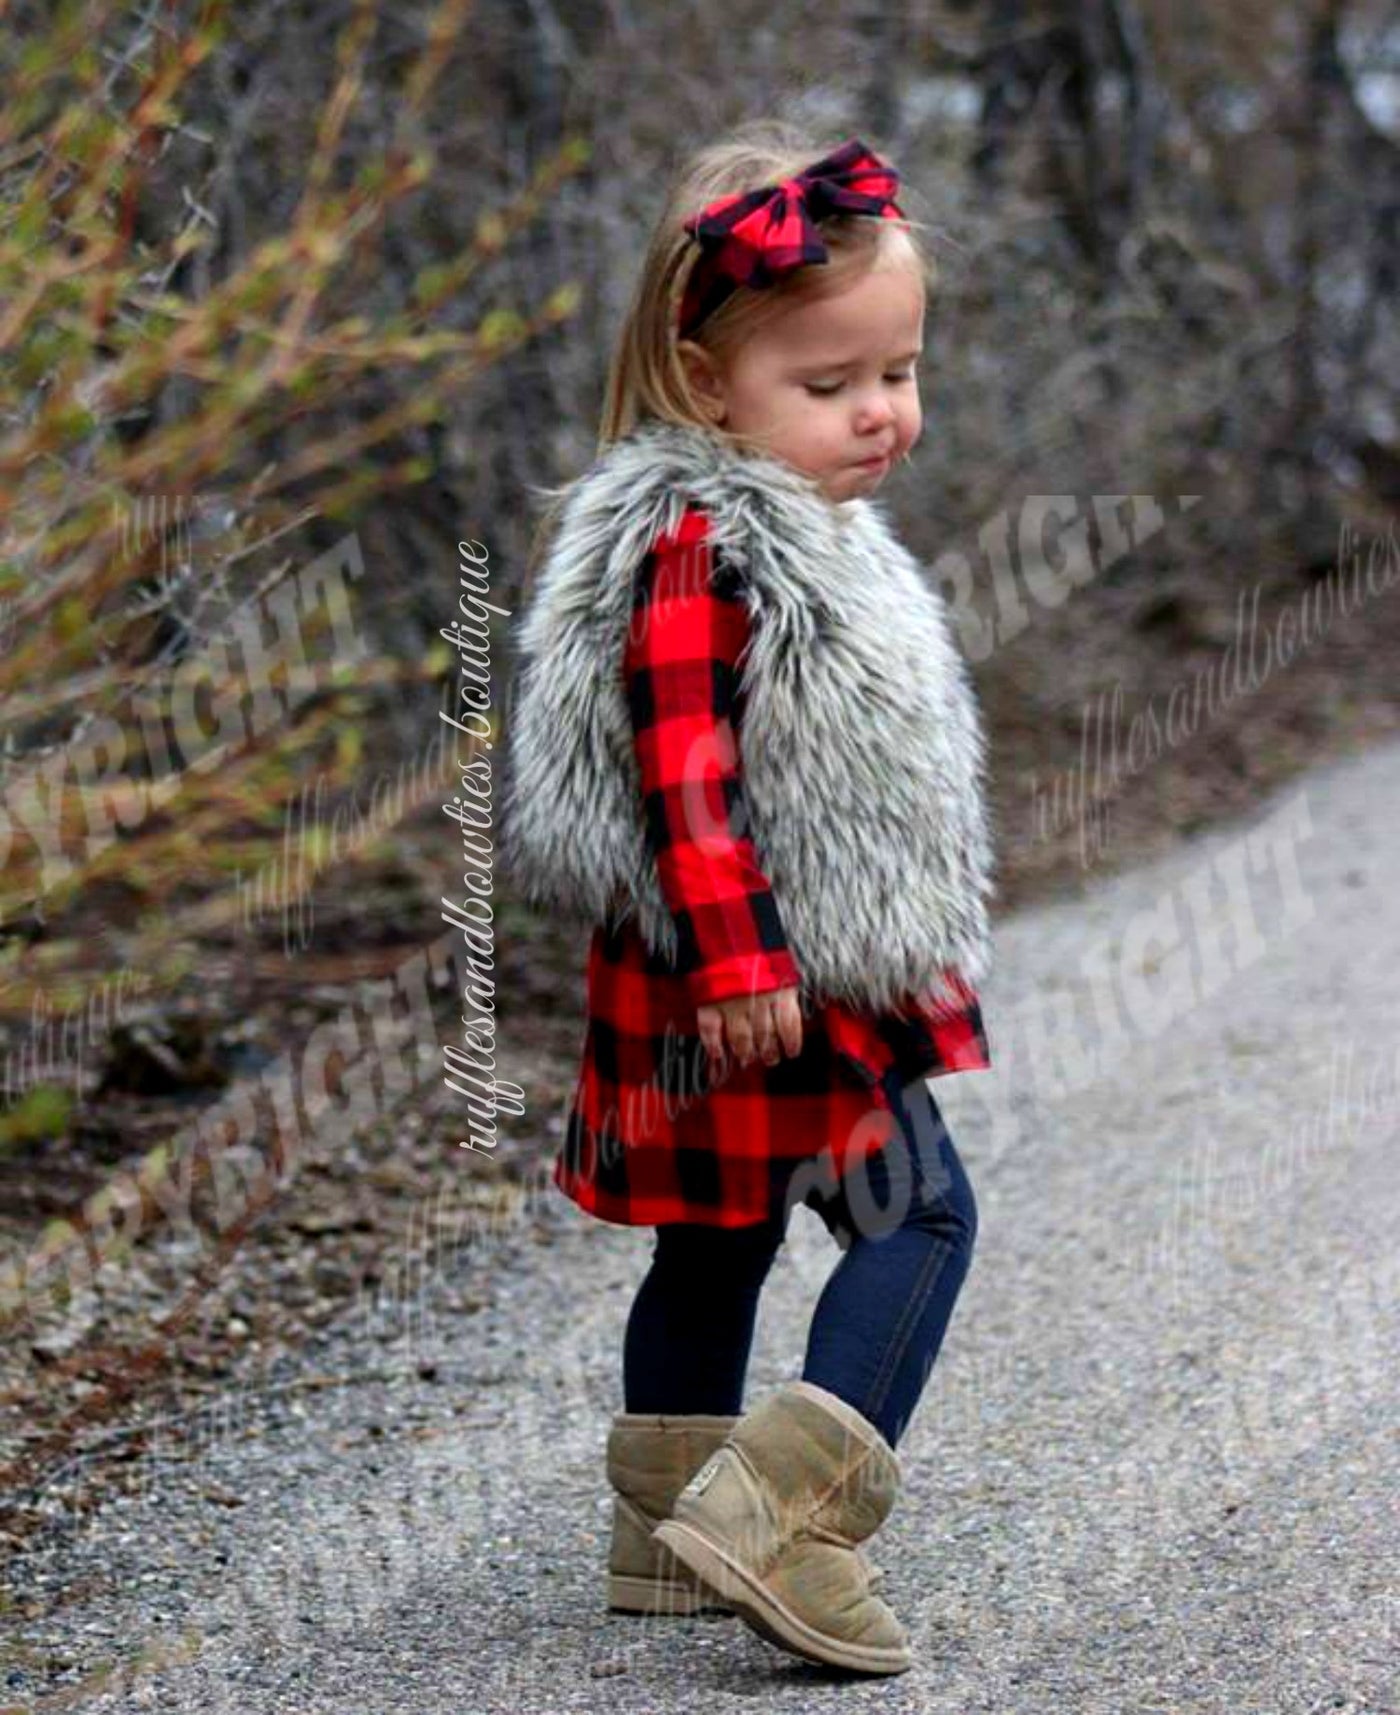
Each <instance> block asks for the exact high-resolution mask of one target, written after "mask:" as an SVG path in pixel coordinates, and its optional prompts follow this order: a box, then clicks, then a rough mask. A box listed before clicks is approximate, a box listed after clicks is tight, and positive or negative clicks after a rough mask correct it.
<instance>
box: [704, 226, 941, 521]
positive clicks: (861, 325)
mask: <svg viewBox="0 0 1400 1715" xmlns="http://www.w3.org/2000/svg"><path fill="white" fill-rule="evenodd" d="M923 339H924V287H923V281H922V279H921V277H920V275H919V272H918V267H917V263H916V262H914V261H913V260H912V259H911V258H909V257H908V256H907V255H901V254H900V253H899V252H896V253H895V256H894V257H893V258H892V259H891V260H889V261H883V260H882V261H880V262H877V263H875V264H873V265H872V266H871V267H870V268H868V269H867V270H866V271H865V272H864V273H863V274H862V275H861V276H860V277H859V278H858V279H857V280H856V281H855V282H854V283H853V284H852V285H850V286H847V287H845V288H843V289H842V290H841V291H840V292H837V293H833V294H831V295H830V296H828V297H823V298H818V299H814V300H811V301H809V302H807V303H803V304H795V305H794V306H793V307H792V309H791V310H790V311H789V312H788V313H786V314H785V315H781V316H779V317H777V318H776V319H775V320H774V321H772V322H770V323H769V324H768V325H767V326H766V327H764V328H763V329H762V330H761V331H760V332H758V333H757V334H755V335H754V336H753V337H752V338H750V339H749V340H748V341H746V342H745V344H744V345H742V346H741V347H740V349H739V350H738V351H737V352H735V353H734V354H733V355H732V356H731V357H730V359H729V361H728V362H727V363H726V364H719V363H717V362H716V360H715V359H714V357H713V356H712V355H711V353H709V352H707V351H705V350H704V348H703V347H700V346H698V345H696V344H695V343H694V342H693V341H690V340H686V341H682V342H681V345H680V347H679V350H680V353H681V356H682V360H683V361H684V362H685V363H686V365H687V368H688V370H689V372H690V376H691V379H692V382H693V384H694V386H695V388H696V390H697V391H698V392H699V393H700V394H701V395H702V397H703V398H704V399H705V400H706V401H707V402H708V404H709V406H710V408H711V414H712V417H713V420H714V421H715V422H716V423H718V424H719V425H721V426H722V427H724V428H726V429H729V430H731V431H733V432H734V433H736V434H745V435H752V436H755V437H757V438H758V439H760V440H761V441H762V442H763V443H764V444H765V445H766V446H767V448H768V449H769V451H770V452H771V453H772V454H773V455H774V456H775V457H777V458H780V459H783V460H785V461H786V462H787V463H788V464H790V465H792V466H794V467H795V468H796V469H797V470H800V471H802V472H804V473H805V474H806V475H808V476H812V477H815V478H816V479H817V480H818V482H819V483H820V486H821V489H822V492H823V493H824V494H825V495H826V497H827V499H829V500H832V501H837V502H839V501H843V500H854V499H857V498H858V497H860V496H862V495H868V494H872V493H874V491H875V490H876V489H877V488H878V487H879V486H880V484H881V483H882V482H883V481H884V479H885V477H886V476H887V475H888V473H889V472H890V470H891V469H892V468H893V466H894V462H895V460H896V459H898V458H901V457H902V456H903V455H904V454H905V453H906V452H908V450H909V448H910V447H911V446H913V444H914V442H915V441H916V440H917V439H918V438H919V433H920V430H921V429H922V427H923V414H922V411H921V409H920V405H919V383H918V377H917V373H916V369H915V365H916V364H917V362H918V358H919V354H920V352H921V351H922V349H923Z"/></svg>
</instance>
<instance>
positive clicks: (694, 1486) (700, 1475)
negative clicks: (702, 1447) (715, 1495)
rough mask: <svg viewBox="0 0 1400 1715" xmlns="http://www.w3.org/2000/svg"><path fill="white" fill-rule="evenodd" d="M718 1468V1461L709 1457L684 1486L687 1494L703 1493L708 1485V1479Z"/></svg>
mask: <svg viewBox="0 0 1400 1715" xmlns="http://www.w3.org/2000/svg"><path fill="white" fill-rule="evenodd" d="M718 1470H719V1461H718V1460H717V1459H710V1460H708V1461H707V1462H706V1463H705V1464H703V1465H702V1466H701V1467H700V1469H699V1470H698V1471H697V1472H696V1473H695V1475H694V1476H693V1477H692V1478H691V1479H690V1481H689V1482H688V1483H687V1484H686V1486H685V1492H686V1494H688V1495H703V1494H704V1492H705V1490H706V1489H708V1488H709V1486H710V1479H711V1478H712V1477H713V1476H714V1474H715V1472H716V1471H718Z"/></svg>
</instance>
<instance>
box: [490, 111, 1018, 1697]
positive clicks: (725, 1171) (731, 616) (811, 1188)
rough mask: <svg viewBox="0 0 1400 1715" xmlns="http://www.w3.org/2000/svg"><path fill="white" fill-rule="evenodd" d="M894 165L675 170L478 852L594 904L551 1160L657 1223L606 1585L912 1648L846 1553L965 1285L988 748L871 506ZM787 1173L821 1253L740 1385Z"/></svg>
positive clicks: (646, 1608) (559, 903) (517, 690)
mask: <svg viewBox="0 0 1400 1715" xmlns="http://www.w3.org/2000/svg"><path fill="white" fill-rule="evenodd" d="M898 183H899V177H898V174H897V173H896V171H895V169H894V168H893V167H892V166H890V165H889V164H888V163H887V162H885V161H883V160H882V159H881V158H880V157H879V156H877V155H876V154H875V153H874V152H873V151H872V150H870V149H869V148H868V147H867V146H866V145H865V144H864V143H863V142H862V141H861V140H860V139H858V138H852V139H850V140H848V141H847V142H845V143H843V144H841V145H840V146H839V147H836V148H834V149H830V150H828V151H825V152H824V151H823V150H822V149H821V148H820V147H819V146H817V145H816V144H815V143H814V142H813V141H812V140H811V139H809V138H806V137H804V136H802V135H801V134H800V133H798V132H796V131H794V130H793V129H792V128H791V127H789V126H787V125H783V124H777V123H773V122H764V123H760V124H757V125H750V126H746V127H743V128H742V129H741V130H739V131H738V132H737V133H735V134H734V135H733V136H731V137H730V138H728V139H727V140H725V141H723V142H721V143H718V144H715V145H712V146H711V147H709V148H707V149H705V150H703V151H702V152H700V153H699V154H698V155H697V156H696V157H695V158H694V159H693V160H692V161H691V162H690V163H689V165H688V166H686V167H685V168H684V169H683V170H682V172H681V173H680V174H679V175H678V177H677V179H676V182H675V184H674V185H673V187H672V191H671V194H670V197H669V199H668V202H667V205H666V208H665V210H664V211H663V213H662V216H661V219H660V222H659V224H658V227H657V229H656V232H655V234H654V236H653V238H652V241H651V245H650V248H649V250H648V252H647V255H646V258H645V261H644V263H643V266H642V271H641V277H640V280H639V282H638V285H637V288H636V293H635V297H634V300H633V303H632V305H631V308H630V311H629V313H628V315H627V318H626V322H625V324H624V327H623V330H622V333H621V337H620V340H619V343H618V347H617V352H616V356H615V358H614V361H613V364H612V369H611V374H610V377H609V384H608V394H607V402H606V408H605V414H604V421H603V425H602V433H601V437H600V447H599V452H598V457H597V459H596V460H595V462H594V464H593V465H592V466H591V468H590V469H589V470H588V471H587V472H585V474H584V475H583V476H582V477H581V478H579V479H578V480H577V481H576V482H574V483H572V484H570V485H566V486H565V487H563V488H561V489H557V490H553V491H546V492H547V493H549V495H550V498H551V501H552V505H551V508H550V512H549V514H548V516H547V517H546V519H545V520H544V522H543V525H542V528H541V533H540V538H539V540H540V543H541V547H540V549H539V551H538V553H537V556H536V557H537V560H538V575H537V577H536V578H535V580H534V583H533V586H532V588H531V590H530V593H529V601H528V605H527V610H526V613H525V615H524V618H523V620H522V623H521V627H520V638H519V643H518V653H517V668H516V674H515V678H514V681H513V683H512V687H511V696H510V701H509V706H508V713H507V722H506V726H507V742H508V745H509V753H508V757H507V766H506V786H505V790H504V793H503V802H502V846H503V856H504V860H505V862H506V864H507V865H508V866H509V867H510V868H511V869H512V870H513V871H514V872H515V873H516V874H517V875H518V877H519V879H520V882H521V884H522V886H523V889H524V891H525V893H526V895H527V897H529V898H530V899H531V900H532V901H533V902H534V903H537V904H541V905H551V906H554V907H555V908H557V909H561V910H564V911H568V912H574V913H578V914H580V915H582V916H583V917H584V918H585V919H587V920H589V921H591V922H592V924H593V936H592V941H591V945H590V948H589V955H588V968H587V991H588V1016H587V1025H586V1031H585V1036H584V1043H583V1060H582V1067H581V1070H580V1073H579V1077H578V1082H577V1085H576V1088H575V1090H574V1094H573V1100H572V1103H571V1105H570V1109H569V1113H568V1120H567V1126H566V1134H565V1138H564V1142H563V1145H562V1147H561V1149H560V1151H559V1154H558V1157H557V1159H556V1162H555V1165H554V1181H555V1183H557V1185H558V1186H559V1187H560V1189H561V1190H562V1191H563V1192H564V1193H565V1194H566V1195H567V1196H569V1197H571V1198H572V1199H573V1200H574V1201H575V1202H576V1203H577V1204H578V1205H579V1206H580V1207H581V1208H583V1209H584V1210H586V1211H588V1212H589V1213H590V1214H593V1215H595V1216H597V1217H599V1218H600V1219H602V1220H606V1221H612V1222H620V1223H624V1224H629V1225H645V1226H652V1227H655V1229H656V1238H655V1249H654V1253H653V1256H652V1260H651V1263H650V1267H649V1270H648V1272H647V1274H646V1277H645V1278H644V1279H643V1281H642V1282H641V1286H640V1288H639V1290H638V1292H637V1296H636V1300H635V1302H634V1304H633V1305H632V1309H631V1313H630V1316H629V1319H628V1322H627V1328H626V1336H625V1341H624V1346H623V1354H622V1371H623V1378H622V1379H623V1396H624V1405H625V1409H624V1410H622V1411H620V1412H619V1413H617V1415H616V1417H615V1420H614V1422H613V1425H612V1428H611V1431H610V1434H609V1438H608V1448H607V1463H608V1472H609V1476H610V1479H611V1482H612V1484H613V1487H614V1490H615V1495H616V1499H615V1509H614V1523H613V1534H612V1542H611V1548H610V1560H609V1583H608V1592H609V1605H610V1607H611V1608H612V1609H613V1610H615V1611H621V1612H647V1613H655V1612H681V1613H690V1612H694V1611H696V1610H697V1609H699V1608H714V1609H717V1610H723V1611H734V1612H737V1613H738V1614H739V1615H740V1616H741V1617H742V1618H743V1619H744V1620H745V1621H746V1622H747V1623H748V1624H750V1625H751V1626H752V1627H753V1628H754V1629H755V1630H757V1631H758V1632H759V1633H760V1634H761V1635H762V1636H764V1637H766V1638H768V1639H769V1640H770V1641H771V1642H773V1643H775V1644H777V1645H779V1646H780V1647H782V1648H784V1649H787V1650H790V1651H792V1652H793V1653H796V1654H798V1655H801V1656H804V1657H806V1658H808V1659H811V1660H814V1661H820V1662H825V1663H829V1664H833V1665H837V1666H843V1667H847V1668H850V1669H854V1670H857V1671H863V1672H869V1673H881V1674H883V1673H898V1672H901V1671H903V1670H904V1669H906V1668H908V1667H909V1666H910V1665H911V1664H912V1656H911V1652H910V1648H909V1641H908V1637H907V1634H906V1633H905V1631H904V1628H903V1626H902V1625H901V1623H900V1621H899V1620H898V1619H897V1618H896V1616H895V1614H894V1612H893V1611H892V1609H891V1608H890V1607H889V1606H888V1604H887V1603H886V1602H885V1601H884V1599H883V1598H882V1596H881V1595H880V1594H879V1593H878V1587H879V1585H880V1583H881V1582H882V1574H881V1573H880V1572H879V1571H877V1569H875V1568H874V1567H873V1566H872V1564H871V1563H870V1561H869V1560H868V1559H867V1558H866V1556H865V1554H864V1552H863V1551H862V1549H861V1547H860V1544H861V1543H862V1542H863V1541H864V1540H865V1539H867V1538H868V1537H869V1536H870V1535H872V1533H873V1532H874V1531H875V1530H876V1529H877V1528H878V1526H879V1525H880V1524H881V1523H882V1522H883V1520H884V1518H885V1517H886V1516H887V1514H888V1512H889V1510H890V1508H891V1506H892V1505H893V1504H894V1501H895V1500H896V1498H897V1495H898V1490H899V1485H900V1470H899V1464H898V1460H897V1458H896V1455H895V1451H894V1449H895V1447H896V1444H897V1443H898V1441H899V1439H900V1437H901V1435H902V1434H903V1431H904V1429H905V1428H906V1426H907V1424H908V1421H909V1417H910V1414H911V1413H912V1411H913V1409H914V1406H915V1404H916V1402H917V1400H918V1397H919V1394H920V1392H921V1390H922V1388H923V1386H924V1384H925V1382H926V1381H927V1378H928V1374H929V1371H930V1368H931V1366H932V1364H933V1362H934V1359H935V1358H936V1356H937V1354H938V1351H939V1348H940V1346H941V1343H942V1340H943V1336H944V1333H945V1330H946V1328H947V1326H948V1322H949V1318H950V1316H951V1314H952V1310H953V1306H954V1303H955V1301H956V1299H957V1296H958V1293H959V1290H960V1288H961V1286H962V1283H963V1280H964V1277H965V1275H966V1271H967V1267H968V1263H969V1259H970V1255H971V1249H972V1244H973V1239H974V1236H975V1233H976V1224H977V1216H976V1205H975V1202H974V1199H973V1195H972V1190H971V1187H970V1185H969V1183H968V1179H967V1176H966V1173H965V1172H964V1170H963V1166H962V1163H961V1162H960V1160H959V1158H958V1154H957V1151H956V1150H955V1148H954V1146H953V1142H952V1139H951V1138H950V1137H949V1135H948V1131H947V1128H946V1127H945V1125H944V1124H943V1120H942V1116H941V1115H940V1113H939V1110H938V1108H937V1105H936V1103H935V1102H934V1099H933V1096H932V1093H931V1091H930V1090H929V1087H928V1083H927V1081H926V1080H927V1079H929V1078H931V1077H935V1076H940V1075H945V1074H948V1073H951V1072H957V1071H968V1070H973V1069H978V1068H984V1067H986V1066H988V1065H989V1064H990V1058H989V1052H988V1045H987V1038H986V1033H985V1030H984V1027H983V1022H982V1017H981V1012H980V1009H979V1006H978V1001H977V996H976V990H975V987H974V985H975V984H976V983H977V982H978V981H979V980H980V979H981V978H982V977H983V976H985V974H986V971H987V969H988V966H989V931H988V922H987V902H988V900H989V899H990V898H991V896H992V893H993V885H992V873H991V872H992V861H991V850H990V840H989V836H988V827H987V813H986V807H985V801H984V777H985V767H986V763H985V741H984V737H983V732H982V728H981V723H980V717H979V714H978V710H977V705H976V700H975V697H974V693H973V690H972V686H971V681H970V677H969V675H968V672H967V669H966V667H965V665H964V663H963V660H962V658H961V656H960V655H959V654H958V652H957V650H956V648H955V647H954V645H953V642H952V639H951V635H950V627H949V623H948V619H947V614H946V609H945V605H944V603H943V600H942V597H941V596H940V594H939V593H938V592H937V590H936V589H935V588H934V587H933V586H932V585H931V584H930V582H929V580H928V579H927V577H926V576H925V575H924V574H923V573H922V572H921V571H920V569H919V566H918V564H917V562H916V561H915V560H914V559H913V558H912V556H911V555H910V554H909V553H908V551H907V550H906V549H905V548H904V547H903V546H902V545H901V544H900V542H899V541H898V540H897V538H896V536H895V534H894V532H893V530H892V528H891V526H890V524H889V522H888V520H887V518H886V517H885V515H884V513H883V512H882V511H881V510H880V508H879V507H878V506H877V505H876V503H875V501H874V498H873V497H874V496H875V494H876V493H877V491H878V490H879V488H880V487H881V484H882V483H883V482H884V480H885V478H886V476H887V475H888V474H889V472H890V471H891V470H892V469H893V467H894V465H895V464H896V463H897V462H898V461H900V460H902V459H904V458H906V457H907V456H908V453H909V450H910V448H911V447H912V446H913V445H914V443H915V441H916V440H917V439H918V437H919V434H920V429H921V414H920V405H919V383H918V371H917V365H918V360H919V355H920V352H921V349H922V346H923V339H924V313H925V296H926V288H927V286H928V284H929V283H930V282H931V280H932V269H931V264H930V263H929V261H928V260H927V258H926V257H925V255H924V253H923V251H922V250H921V247H920V243H919V238H918V233H917V228H916V227H915V226H914V225H913V223H911V222H910V221H909V220H908V219H907V218H906V217H905V215H904V213H903V211H902V210H901V208H900V207H899V204H898V203H897V201H896V191H897V189H898ZM797 1202H803V1203H805V1204H807V1206H808V1207H810V1208H812V1209H813V1210H814V1211H815V1212H816V1213H817V1214H818V1216H819V1217H820V1218H821V1220H822V1221H823V1222H824V1224H825V1225H826V1227H827V1228H828V1230H829V1231H830V1232H831V1234H832V1236H833V1238H834V1239H835V1241H836V1243H837V1245H838V1247H840V1249H841V1251H842V1255H841V1257H840V1259H839V1260H838V1261H837V1263H836V1265H835V1267H834V1269H833V1272H832V1274H831V1276H830V1279H829V1280H828V1281H827V1283H826V1285H825V1287H824V1289H823V1291H822V1293H821V1295H820V1297H819V1300H818V1302H817V1305H816V1307H815V1311H814V1313H813V1317H812V1322H811V1328H810V1332H809V1334H808V1338H807V1349H806V1355H805V1360H804V1364H803V1369H802V1374H801V1376H800V1377H799V1378H798V1379H796V1380H793V1381H790V1382H788V1383H786V1384H785V1385H784V1386H782V1387H780V1388H778V1389H777V1390H775V1391H774V1392H773V1393H772V1394H770V1395H769V1396H768V1397H767V1398H765V1399H764V1400H762V1401H761V1402H760V1403H759V1404H758V1405H756V1406H755V1407H754V1408H753V1409H751V1410H750V1411H748V1412H747V1414H744V1413H743V1389H744V1377H745V1372H746V1367H747V1363H748V1357H749V1351H750V1346H751V1342H752V1337H753V1331H754V1323H755V1317H756V1313H757V1307H758V1299H759V1292H760V1288H761V1286H762V1284H763V1281H764V1279H765V1277H766V1275H767V1273H768V1270H769V1269H770V1267H771V1265H772V1262H773V1260H774V1258H775V1256H776V1254H777V1251H778V1249H779V1248H780V1247H781V1245H782V1243H783V1242H784V1239H785V1235H786V1228H787V1220H788V1216H789V1214H790V1212H791V1209H792V1208H793V1206H794V1204H795V1203H797Z"/></svg>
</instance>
